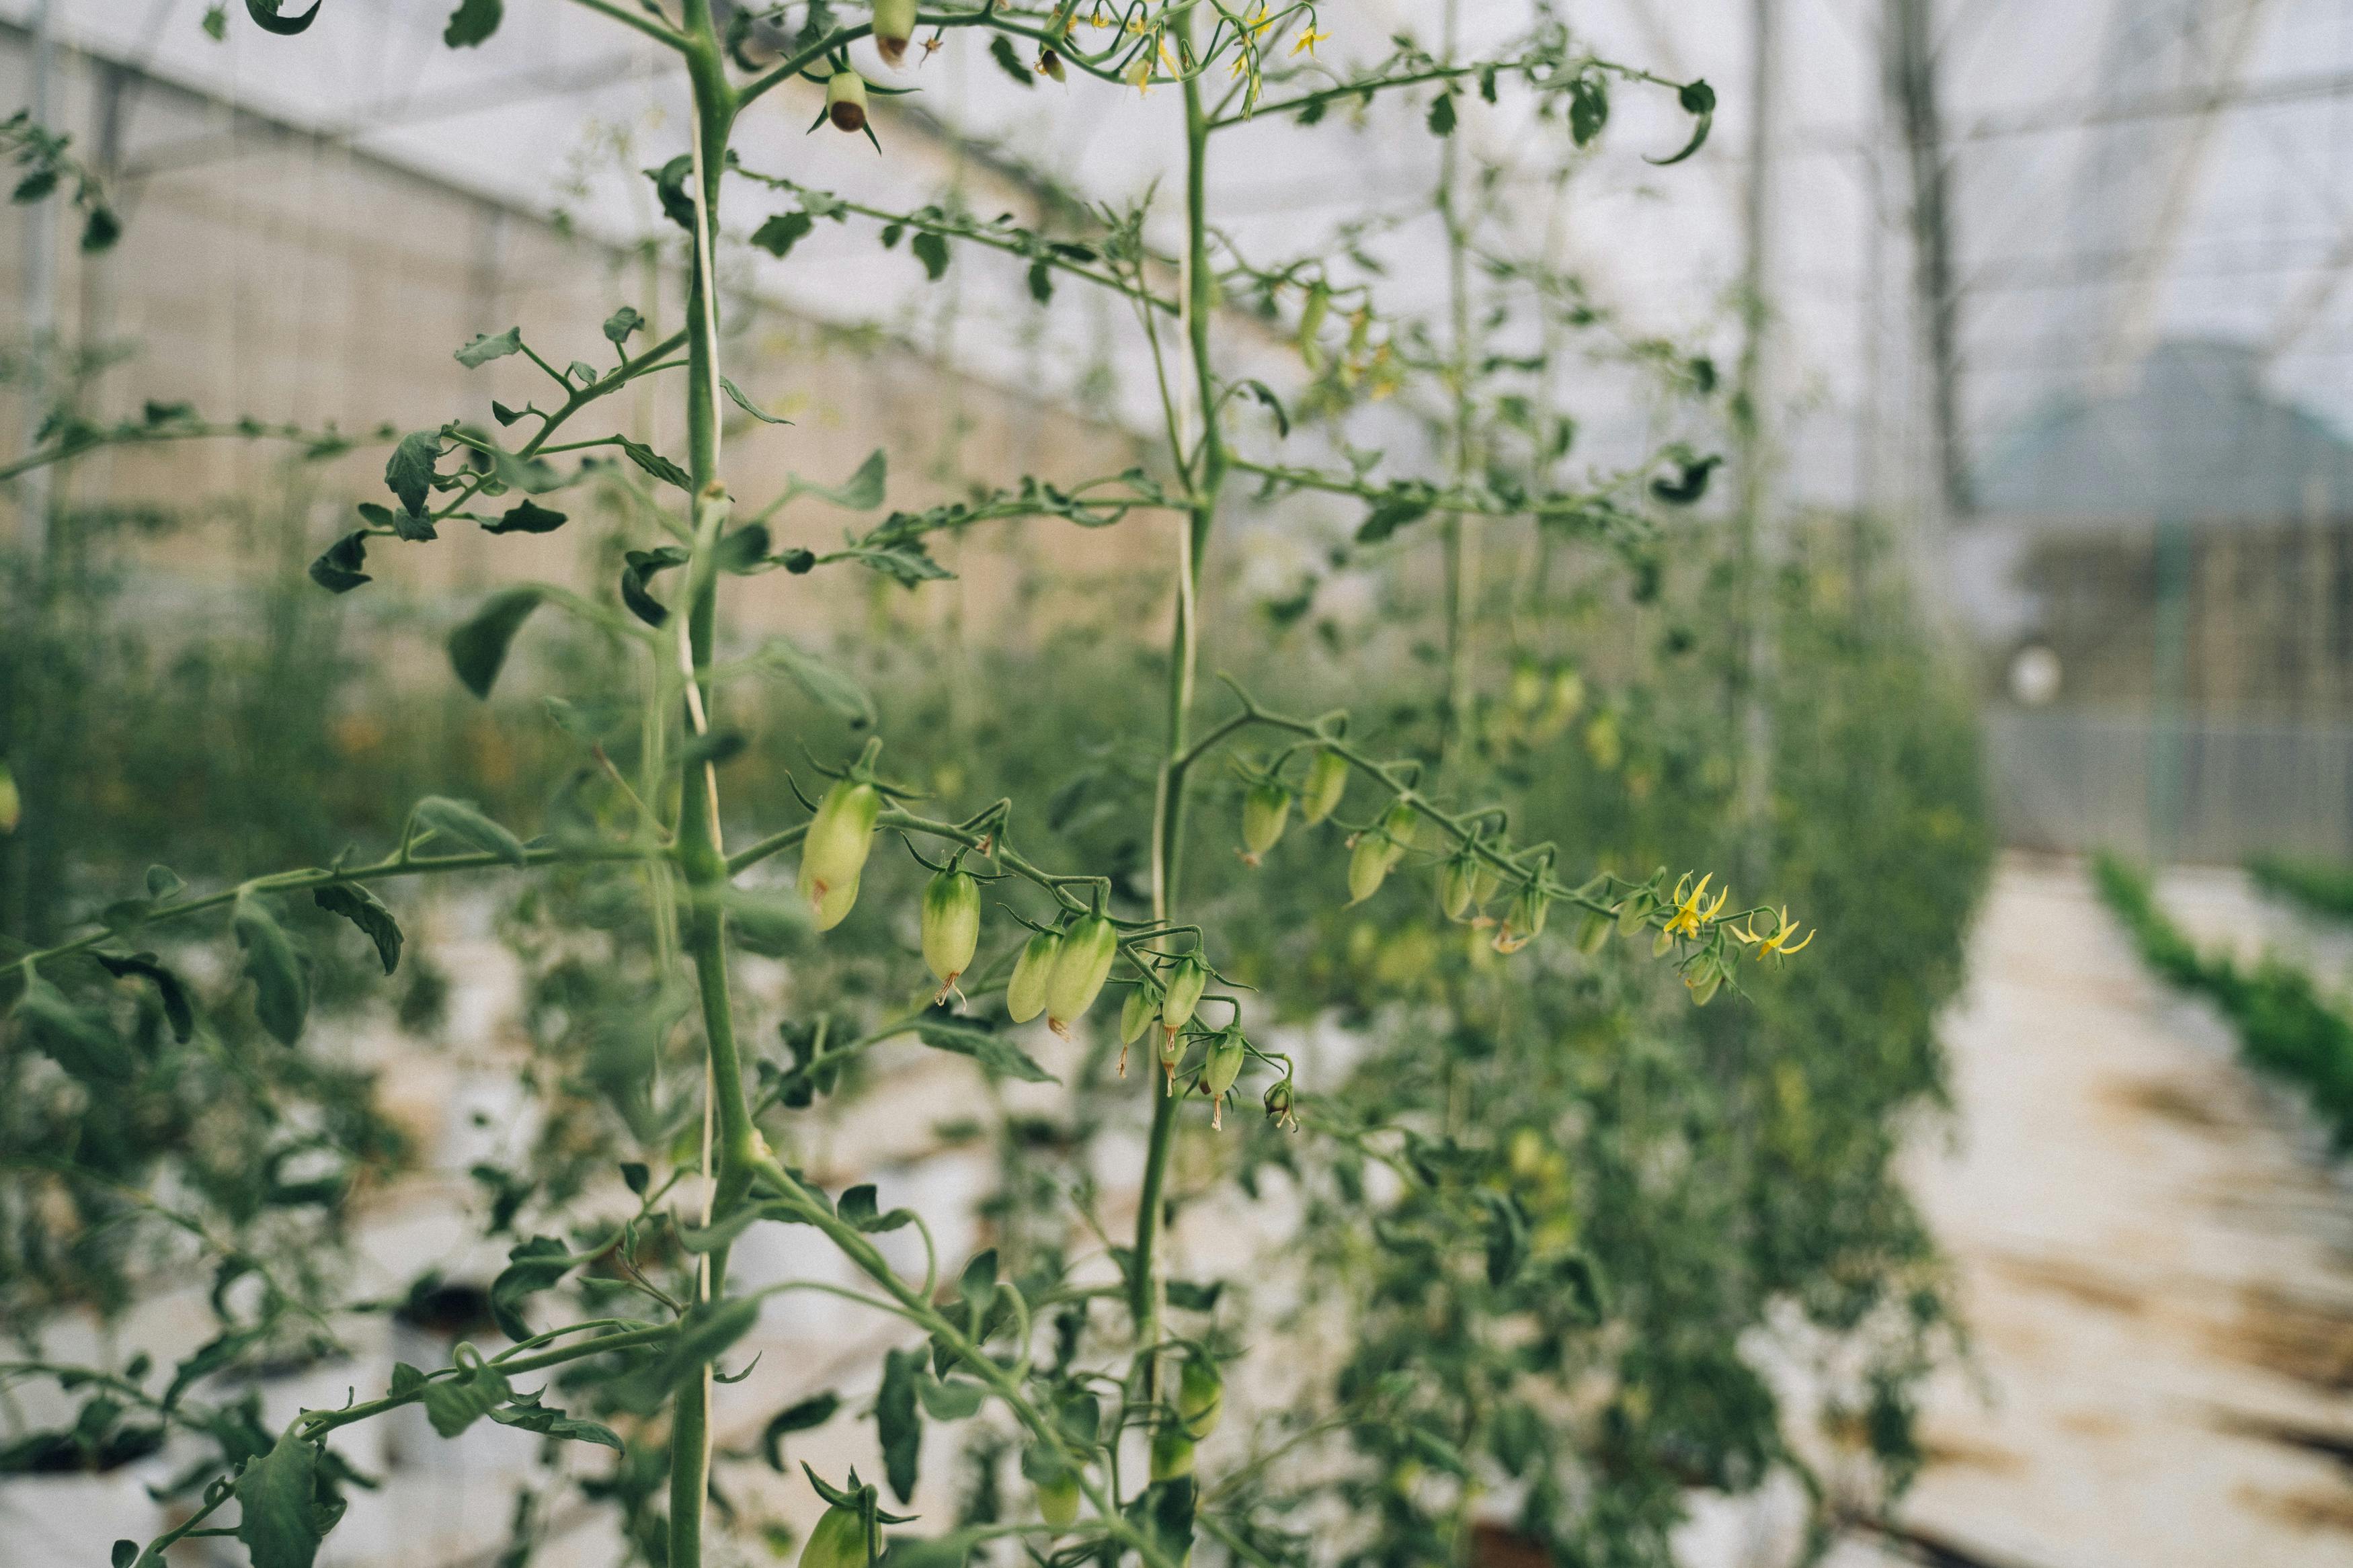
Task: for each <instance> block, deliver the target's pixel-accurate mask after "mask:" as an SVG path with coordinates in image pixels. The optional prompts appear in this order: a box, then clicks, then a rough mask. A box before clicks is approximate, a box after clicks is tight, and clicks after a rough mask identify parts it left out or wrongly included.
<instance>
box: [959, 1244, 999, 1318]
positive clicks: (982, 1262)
mask: <svg viewBox="0 0 2353 1568" xmlns="http://www.w3.org/2000/svg"><path fill="white" fill-rule="evenodd" d="M956 1294H957V1295H959V1296H961V1297H963V1298H964V1300H965V1305H967V1306H970V1307H974V1308H977V1309H983V1310H985V1309H987V1306H988V1304H989V1303H990V1302H991V1301H994V1300H996V1299H997V1248H995V1247H983V1248H982V1249H981V1250H980V1251H978V1252H976V1253H974V1254H973V1255H972V1257H971V1258H969V1259H968V1260H966V1262H965V1266H964V1272H963V1273H962V1274H959V1275H957V1276H956Z"/></svg>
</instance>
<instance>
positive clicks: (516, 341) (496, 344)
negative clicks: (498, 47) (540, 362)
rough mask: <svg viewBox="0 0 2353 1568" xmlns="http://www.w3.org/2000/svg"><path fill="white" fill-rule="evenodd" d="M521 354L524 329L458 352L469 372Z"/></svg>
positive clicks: (484, 337)
mask: <svg viewBox="0 0 2353 1568" xmlns="http://www.w3.org/2000/svg"><path fill="white" fill-rule="evenodd" d="M473 3H474V0H467V4H469V5H471V4H473ZM497 4H498V0H491V5H497ZM494 25H495V24H494ZM519 353H522V328H521V327H509V328H508V329H507V330H506V331H503V332H501V333H499V334H498V335H497V336H496V337H492V336H491V334H490V333H488V332H478V333H476V334H475V335H474V339H473V341H472V342H469V343H467V344H466V345H465V346H464V347H463V348H460V349H459V351H458V363H459V364H462V365H464V366H465V367H466V368H467V369H468V370H473V369H475V368H477V367H479V366H481V365H486V364H488V363H491V361H492V360H494V359H504V358H506V357H507V355H509V354H519Z"/></svg>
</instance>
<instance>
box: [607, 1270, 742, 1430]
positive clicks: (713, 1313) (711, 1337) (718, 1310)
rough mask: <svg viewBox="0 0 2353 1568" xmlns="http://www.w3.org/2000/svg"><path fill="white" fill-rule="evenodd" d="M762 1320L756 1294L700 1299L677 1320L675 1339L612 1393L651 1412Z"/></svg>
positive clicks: (646, 1411) (621, 1399) (613, 1388)
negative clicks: (687, 1377) (686, 1379)
mask: <svg viewBox="0 0 2353 1568" xmlns="http://www.w3.org/2000/svg"><path fill="white" fill-rule="evenodd" d="M758 1321H760V1302H759V1299H758V1298H757V1297H753V1296H731V1297H729V1298H728V1299H726V1300H722V1301H698V1302H696V1303H695V1304H694V1305H693V1306H691V1307H690V1308H688V1309H687V1312H686V1316H685V1317H683V1318H681V1320H679V1329H678V1334H677V1337H676V1338H674V1339H672V1340H671V1341H670V1345H669V1347H668V1348H667V1349H666V1350H664V1351H663V1352H662V1353H661V1354H660V1355H659V1356H658V1357H656V1358H655V1359H654V1360H652V1361H651V1362H649V1363H647V1364H646V1365H645V1366H643V1367H640V1368H639V1369H638V1371H636V1372H633V1373H630V1374H629V1375H628V1376H627V1377H625V1378H622V1379H620V1380H619V1381H617V1382H616V1383H614V1384H610V1385H609V1386H610V1387H611V1388H612V1390H613V1396H614V1397H615V1398H616V1399H617V1400H618V1401H620V1402H621V1403H622V1404H623V1405H626V1406H627V1407H628V1408H629V1409H632V1410H637V1411H639V1412H642V1413H644V1414H648V1415H650V1414H651V1413H652V1412H654V1411H655V1410H658V1409H659V1408H660V1407H661V1405H662V1402H663V1401H664V1400H666V1399H668V1398H669V1397H670V1394H671V1393H672V1392H673V1391H675V1390H676V1389H677V1387H678V1385H679V1384H680V1383H681V1382H682V1381H683V1380H684V1379H685V1378H686V1376H687V1375H688V1374H689V1373H692V1372H693V1371H695V1370H696V1369H697V1368H699V1367H702V1366H707V1365H709V1364H710V1363H712V1362H714V1361H716V1360H718V1359H719V1358H720V1357H721V1356H723V1355H724V1354H726V1353H727V1347H728V1346H730V1345H732V1344H733V1343H734V1342H736V1341H737V1340H740V1339H742V1338H743V1337H744V1335H745V1334H748V1333H750V1332H751V1331H752V1326H753V1325H754V1323H757V1322H758Z"/></svg>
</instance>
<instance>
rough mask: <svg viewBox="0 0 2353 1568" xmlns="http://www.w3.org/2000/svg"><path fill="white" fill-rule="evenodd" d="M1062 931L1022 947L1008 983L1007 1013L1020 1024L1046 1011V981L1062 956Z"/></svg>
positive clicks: (1039, 936)
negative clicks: (1055, 962)
mask: <svg viewBox="0 0 2353 1568" xmlns="http://www.w3.org/2000/svg"><path fill="white" fill-rule="evenodd" d="M1061 952H1062V937H1061V933H1060V932H1059V931H1039V932H1038V933H1037V934H1036V935H1035V936H1033V937H1031V938H1030V939H1029V941H1028V942H1024V943H1023V944H1022V947H1021V956H1020V957H1019V958H1018V959H1015V960H1014V961H1013V978H1012V979H1010V980H1008V981H1007V982H1006V983H1005V1011H1006V1013H1007V1014H1008V1016H1010V1017H1011V1018H1012V1019H1013V1021H1014V1022H1015V1023H1017V1024H1026V1023H1028V1022H1029V1020H1030V1019H1032V1018H1034V1017H1036V1016H1038V1015H1039V1014H1040V1013H1042V1012H1044V1011H1045V1010H1046V980H1047V976H1049V975H1050V974H1051V973H1053V972H1054V961H1055V959H1057V958H1059V957H1060V955H1061Z"/></svg>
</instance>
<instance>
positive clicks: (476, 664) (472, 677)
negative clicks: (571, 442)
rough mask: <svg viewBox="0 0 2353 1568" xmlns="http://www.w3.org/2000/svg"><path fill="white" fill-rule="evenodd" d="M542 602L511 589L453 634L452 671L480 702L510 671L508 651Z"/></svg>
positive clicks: (533, 593)
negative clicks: (502, 670) (502, 672)
mask: <svg viewBox="0 0 2353 1568" xmlns="http://www.w3.org/2000/svg"><path fill="white" fill-rule="evenodd" d="M523 504H524V505H525V506H528V505H530V504H531V503H530V502H528V501H526V502H524V503H523ZM517 510H521V509H520V508H518V509H517ZM539 600H540V593H539V590H538V589H536V588H509V589H507V590H505V591H504V592H502V593H497V594H493V595H491V596H490V597H489V598H488V599H486V600H484V601H483V602H482V607H481V608H480V609H479V610H476V611H475V612H474V613H473V615H472V616H470V617H469V618H468V619H467V620H466V621H464V622H463V623H462V624H460V625H459V626H456V627H455V628H453V629H452V630H451V631H450V633H449V667H450V668H452V669H454V670H456V671H457V672H458V679H459V683H460V684H461V685H463V686H464V687H465V689H467V690H469V691H470V692H472V693H473V694H474V695H475V696H476V697H480V698H484V699H487V698H488V697H489V696H490V694H491V687H493V686H495V685H497V684H498V679H499V671H500V670H501V669H503V668H506V662H507V649H508V647H510V646H511V645H512V643H513V642H514V637H515V633H516V632H517V631H519V630H521V629H522V624H523V622H525V621H526V620H529V619H530V618H531V613H532V612H533V610H535V609H537V608H539Z"/></svg>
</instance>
